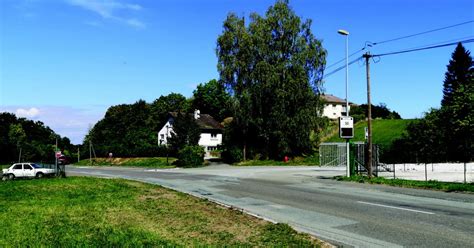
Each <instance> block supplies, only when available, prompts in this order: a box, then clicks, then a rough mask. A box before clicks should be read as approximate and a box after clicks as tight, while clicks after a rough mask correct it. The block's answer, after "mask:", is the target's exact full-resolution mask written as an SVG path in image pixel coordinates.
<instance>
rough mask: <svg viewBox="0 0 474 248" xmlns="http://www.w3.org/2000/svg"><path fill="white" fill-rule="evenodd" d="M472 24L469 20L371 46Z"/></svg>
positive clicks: (375, 43)
mask: <svg viewBox="0 0 474 248" xmlns="http://www.w3.org/2000/svg"><path fill="white" fill-rule="evenodd" d="M473 22H474V20H470V21H467V22H461V23H457V24H453V25H450V26H446V27H442V28H435V29H431V30H428V31H424V32H420V33H416V34H410V35H406V36H402V37H398V38H393V39H389V40H384V41H379V42H374V43H372V45H378V44H382V43H387V42H392V41H397V40H402V39H406V38H411V37H415V36H419V35H423V34H428V33H432V32H436V31H440V30H444V29H448V28H453V27H457V26H461V25H466V24H469V23H473Z"/></svg>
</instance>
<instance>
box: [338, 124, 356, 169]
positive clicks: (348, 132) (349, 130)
mask: <svg viewBox="0 0 474 248" xmlns="http://www.w3.org/2000/svg"><path fill="white" fill-rule="evenodd" d="M339 137H341V138H342V139H346V176H347V177H350V176H351V172H350V155H349V140H350V139H351V138H354V119H353V118H352V117H350V116H341V117H339Z"/></svg>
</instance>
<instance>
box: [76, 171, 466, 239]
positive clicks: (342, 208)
mask: <svg viewBox="0 0 474 248" xmlns="http://www.w3.org/2000/svg"><path fill="white" fill-rule="evenodd" d="M67 173H68V174H69V175H87V176H99V177H119V178H126V179H132V180H138V181H143V182H148V183H154V184H160V185H163V186H165V187H168V188H172V189H175V190H178V191H182V192H186V193H189V194H193V195H196V196H199V197H204V198H208V199H210V200H212V201H216V202H219V203H222V204H226V205H230V206H233V207H236V208H239V209H242V210H243V211H245V212H247V213H250V214H254V215H257V216H259V217H263V218H265V219H268V220H270V221H274V222H283V223H288V224H290V225H291V226H293V227H294V228H295V229H297V230H299V231H304V232H307V233H310V234H312V235H315V236H317V237H319V238H321V239H323V240H326V241H329V242H331V243H333V244H336V245H340V246H347V247H350V246H355V247H401V246H405V247H474V194H463V193H445V192H437V191H430V190H415V189H403V188H395V187H389V186H381V185H364V184H358V183H348V182H338V181H334V180H332V179H329V178H331V177H332V176H334V175H342V174H344V169H343V168H327V167H326V168H320V167H231V166H227V165H215V166H210V167H205V168H198V169H167V170H154V169H144V168H117V167H72V166H70V167H68V168H67Z"/></svg>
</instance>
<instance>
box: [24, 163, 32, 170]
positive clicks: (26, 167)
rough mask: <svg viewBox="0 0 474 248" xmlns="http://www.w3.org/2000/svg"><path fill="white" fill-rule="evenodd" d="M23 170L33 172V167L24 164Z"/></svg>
mask: <svg viewBox="0 0 474 248" xmlns="http://www.w3.org/2000/svg"><path fill="white" fill-rule="evenodd" d="M23 169H24V170H31V169H32V168H31V166H30V165H29V164H24V165H23Z"/></svg>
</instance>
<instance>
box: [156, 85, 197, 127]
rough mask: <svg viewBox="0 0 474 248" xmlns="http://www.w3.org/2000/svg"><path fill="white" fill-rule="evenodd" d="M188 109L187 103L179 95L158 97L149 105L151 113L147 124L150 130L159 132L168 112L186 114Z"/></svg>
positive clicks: (188, 104) (184, 98) (171, 94)
mask: <svg viewBox="0 0 474 248" xmlns="http://www.w3.org/2000/svg"><path fill="white" fill-rule="evenodd" d="M189 109H190V103H189V101H188V100H187V99H186V97H184V96H183V95H181V94H179V93H170V94H168V95H166V96H160V97H159V98H158V99H156V100H155V101H153V103H151V106H150V111H151V112H150V115H149V118H148V119H147V120H148V121H147V123H148V124H149V125H150V127H151V128H152V129H154V130H159V129H160V128H161V127H162V126H163V124H164V122H166V118H167V117H168V114H169V112H187V111H189Z"/></svg>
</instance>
